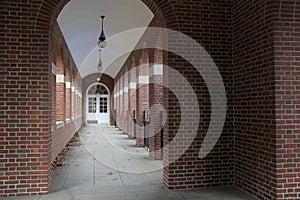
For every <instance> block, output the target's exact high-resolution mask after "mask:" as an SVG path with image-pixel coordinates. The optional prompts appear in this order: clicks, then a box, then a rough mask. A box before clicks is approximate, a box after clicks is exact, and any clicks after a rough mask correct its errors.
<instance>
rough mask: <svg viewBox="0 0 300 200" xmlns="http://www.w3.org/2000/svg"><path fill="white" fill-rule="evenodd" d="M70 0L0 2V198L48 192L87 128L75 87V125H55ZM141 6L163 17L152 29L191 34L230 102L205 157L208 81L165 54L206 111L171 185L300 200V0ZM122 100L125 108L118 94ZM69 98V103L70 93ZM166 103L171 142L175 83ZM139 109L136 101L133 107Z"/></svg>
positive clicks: (169, 168)
mask: <svg viewBox="0 0 300 200" xmlns="http://www.w3.org/2000/svg"><path fill="white" fill-rule="evenodd" d="M67 2H68V0H61V1H60V0H40V1H38V0H37V1H26V2H24V1H21V0H16V1H1V2H0V6H1V15H3V16H4V17H3V18H1V20H0V37H1V40H0V44H1V45H0V53H1V55H2V56H1V57H0V60H1V63H2V66H1V69H0V77H1V78H0V85H1V87H0V152H1V153H0V161H1V162H0V163H1V164H0V196H14V195H17V194H18V195H28V194H32V195H34V194H38V193H46V192H48V191H49V188H50V186H51V170H50V163H51V160H52V159H53V158H54V157H55V155H56V154H57V153H58V152H59V150H60V149H61V148H62V147H63V145H64V144H65V143H66V142H67V140H68V139H69V138H70V137H71V135H72V133H73V132H75V130H76V129H77V128H78V126H77V125H78V124H81V122H80V121H81V118H80V116H81V115H82V109H81V108H82V99H81V97H80V95H78V92H77V95H76V94H75V93H74V92H73V93H72V94H71V96H72V97H71V98H70V99H71V103H70V104H72V105H73V106H72V108H71V111H70V109H68V107H67V106H65V107H64V108H65V109H64V110H63V113H64V114H63V116H64V117H62V116H60V117H62V119H59V120H63V121H65V120H66V116H68V113H69V112H71V115H72V117H74V121H73V122H71V123H69V124H66V123H65V124H66V125H65V126H64V127H63V128H61V129H56V108H57V106H56V98H55V96H56V89H55V88H56V81H55V76H54V75H53V74H52V69H51V64H52V62H53V63H56V60H57V59H56V58H57V56H58V52H57V44H58V42H57V41H58V38H61V35H60V34H61V33H60V32H59V31H58V30H57V27H56V17H57V15H58V14H59V12H60V10H61V9H62V8H63V7H64V5H65V4H66V3H67ZM143 2H145V4H146V5H148V6H149V8H150V9H151V10H152V11H153V13H154V14H155V19H154V21H153V23H152V24H151V25H152V26H158V27H167V28H171V29H173V30H178V31H180V32H183V33H185V34H187V35H189V36H190V37H192V38H193V39H195V40H197V41H198V42H199V43H200V44H201V45H202V46H203V47H204V48H205V49H206V50H207V51H208V52H209V53H210V55H211V56H212V58H213V59H214V61H215V63H216V65H217V66H218V68H219V70H220V72H221V75H222V77H223V80H224V83H225V87H226V91H227V98H228V112H227V120H226V123H225V127H224V130H223V132H222V136H221V138H220V139H219V141H218V143H217V145H216V147H215V149H214V150H213V151H212V152H211V153H210V154H209V155H208V156H207V157H206V158H205V159H199V158H198V157H197V156H198V151H199V148H200V146H201V143H202V140H203V137H204V136H205V133H206V130H207V128H208V125H209V120H210V98H209V94H208V91H207V88H206V85H205V83H204V81H203V79H202V77H201V76H200V74H199V73H197V72H196V71H195V70H194V69H193V68H192V67H191V65H190V64H189V63H187V62H186V61H185V60H183V59H182V58H180V57H179V56H177V55H174V54H172V53H168V54H167V56H164V64H165V65H169V66H171V67H172V68H174V69H176V70H177V71H179V72H181V74H183V75H184V76H185V77H186V78H187V80H189V82H190V84H191V86H192V87H193V88H194V90H195V92H196V94H197V97H198V101H199V106H200V110H201V118H200V124H199V128H198V135H197V137H196V138H195V140H194V141H193V143H192V145H191V146H190V148H189V149H188V151H187V152H186V153H185V154H184V155H183V156H181V157H180V158H179V159H178V160H177V161H176V162H175V163H173V164H170V165H165V167H164V183H165V185H166V186H168V187H169V188H171V189H176V188H198V187H205V186H220V185H231V184H234V183H235V184H236V185H237V186H239V187H241V188H242V189H244V190H246V191H248V192H249V193H251V194H254V195H256V196H257V197H259V198H260V199H299V190H298V188H299V177H298V173H299V171H298V168H299V166H298V165H297V163H298V161H299V151H298V143H299V141H298V139H299V137H298V133H299V131H298V128H299V127H298V126H297V123H298V115H297V114H298V107H299V106H298V103H299V102H298V100H297V99H298V93H297V89H298V82H299V81H298V79H297V75H298V70H297V66H298V64H299V63H298V57H299V55H298V51H299V49H298V48H299V47H298V45H299V36H298V35H299V30H298V29H299V19H298V18H299V16H298V15H297V13H298V10H297V9H298V7H299V5H298V4H299V3H298V1H297V0H294V1H291V0H282V1H277V0H262V1H256V0H247V1H238V0H224V1H218V0H203V1H193V0H185V1H167V0H162V1H158V0H143ZM154 2H157V3H154ZM49 27H50V31H52V32H51V34H49ZM16 38H18V39H17V40H16ZM61 39H62V38H61ZM49 41H51V42H50V43H49ZM141 42H142V41H141ZM168 42H169V43H170V44H171V42H172V41H171V40H169V41H168ZM64 44H65V43H64V41H62V45H64ZM183 45H184V44H183ZM173 48H185V47H184V46H174V47H173ZM49 49H50V52H49ZM63 49H64V50H65V52H64V53H63V54H61V55H64V58H62V59H63V60H64V61H65V63H64V65H65V66H68V65H69V64H68V62H67V61H66V60H67V59H68V58H70V63H71V64H70V66H72V68H73V71H74V66H75V65H74V64H73V61H72V59H71V57H70V54H69V52H68V50H67V48H66V46H64V47H63ZM140 55H141V52H140V51H138V52H137V53H135V54H134V53H133V54H132V55H131V57H130V59H129V60H130V61H128V62H132V57H133V56H135V58H136V61H138V60H140V59H141V57H140ZM150 55H151V54H150ZM151 59H152V58H150V60H151ZM274 62H275V63H274ZM131 64H132V63H131ZM126 66H128V67H129V66H130V65H126ZM129 68H130V67H129ZM67 71H68V70H67ZM70 71H71V72H70V73H72V69H71V70H70ZM64 73H65V72H64ZM77 74H78V73H77V72H75V73H73V74H72V76H71V77H72V78H71V82H72V84H71V85H72V86H73V87H75V88H76V90H77V91H79V92H80V93H82V85H81V78H80V77H79V76H77ZM120 75H121V74H120ZM168 75H169V74H168V71H164V77H163V81H164V84H166V85H168V84H170V82H168V81H170V80H168ZM119 77H120V76H118V77H117V78H116V79H115V81H116V80H118V78H119ZM61 88H65V86H64V87H61ZM118 88H120V87H119V86H118ZM183 92H184V91H183ZM116 100H117V101H118V102H115V103H118V106H117V109H118V111H120V105H121V102H120V98H118V99H116ZM62 101H63V103H64V104H69V97H68V95H66V96H64V99H63V100H62ZM132 102H134V101H132ZM163 103H164V107H165V109H166V110H167V114H168V119H167V123H166V125H165V136H164V143H168V142H169V141H170V140H172V138H173V137H174V136H175V133H176V131H177V128H178V125H179V123H178V122H179V119H178V115H180V111H179V105H178V102H177V99H176V97H175V96H174V95H172V93H171V92H170V91H168V90H167V88H164V102H163ZM150 105H151V104H150ZM134 107H135V106H134V103H133V104H131V103H130V110H132V109H133V108H134ZM75 108H76V109H75ZM119 114H120V112H118V117H119ZM123 115H124V114H123ZM76 117H77V118H76ZM125 120H126V119H125ZM192 120H193V119H192V118H191V121H192ZM76 122H77V123H76ZM75 125H76V126H75ZM186 126H187V128H188V125H186ZM131 130H132V128H131ZM62 132H63V133H64V134H63V133H62ZM52 136H53V137H52ZM59 137H61V138H63V139H59ZM54 144H55V145H54ZM56 144H57V145H56ZM53 145H54V146H53ZM177 146H178V145H175V146H173V147H170V148H168V149H166V151H165V152H164V153H165V154H164V164H168V159H169V158H171V157H173V156H174V155H175V153H174V151H172V148H173V149H174V148H176V147H177ZM52 147H53V148H52ZM21 166H22V167H21Z"/></svg>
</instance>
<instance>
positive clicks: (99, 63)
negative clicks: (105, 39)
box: [97, 49, 103, 82]
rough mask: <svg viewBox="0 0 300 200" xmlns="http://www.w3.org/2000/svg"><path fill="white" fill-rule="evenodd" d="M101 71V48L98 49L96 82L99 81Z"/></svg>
mask: <svg viewBox="0 0 300 200" xmlns="http://www.w3.org/2000/svg"><path fill="white" fill-rule="evenodd" d="M102 71H103V67H102V58H101V49H99V62H98V77H97V81H98V82H100V77H101V73H102Z"/></svg>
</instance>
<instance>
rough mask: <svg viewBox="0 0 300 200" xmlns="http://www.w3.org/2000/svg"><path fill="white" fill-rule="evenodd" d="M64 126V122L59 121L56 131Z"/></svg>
mask: <svg viewBox="0 0 300 200" xmlns="http://www.w3.org/2000/svg"><path fill="white" fill-rule="evenodd" d="M64 125H65V122H64V121H57V122H56V129H59V128H61V127H63V126H64Z"/></svg>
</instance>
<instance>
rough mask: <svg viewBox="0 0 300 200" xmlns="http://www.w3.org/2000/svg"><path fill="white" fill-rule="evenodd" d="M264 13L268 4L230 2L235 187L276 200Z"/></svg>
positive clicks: (268, 25)
mask: <svg viewBox="0 0 300 200" xmlns="http://www.w3.org/2000/svg"><path fill="white" fill-rule="evenodd" d="M258 8H259V9H258ZM270 9H272V6H271V4H270V3H269V1H254V0H253V1H245V2H243V3H241V2H240V1H233V27H234V28H233V55H234V58H233V63H234V72H235V74H234V81H235V101H234V102H235V115H234V118H235V154H236V158H235V164H236V165H235V174H236V181H235V182H236V185H238V186H239V187H241V188H243V189H244V190H246V191H248V192H249V193H252V194H255V195H256V196H257V197H259V198H261V199H275V196H276V188H275V187H274V186H275V185H274V184H275V183H276V165H275V163H274V160H275V159H276V155H275V147H276V146H275V118H274V117H275V115H274V114H275V113H274V108H275V107H274V106H275V105H274V102H275V101H274V64H273V62H274V54H273V35H272V23H273V22H272V12H271V10H270ZM254 18H255V20H253V19H254Z"/></svg>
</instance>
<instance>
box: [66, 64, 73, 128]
mask: <svg viewBox="0 0 300 200" xmlns="http://www.w3.org/2000/svg"><path fill="white" fill-rule="evenodd" d="M70 68H71V66H70V61H68V66H67V67H66V84H65V86H66V88H65V91H66V108H65V109H66V123H69V122H70V121H71V106H72V105H71V103H72V101H71V100H72V99H71V72H70V71H71V70H70Z"/></svg>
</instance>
